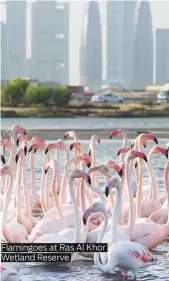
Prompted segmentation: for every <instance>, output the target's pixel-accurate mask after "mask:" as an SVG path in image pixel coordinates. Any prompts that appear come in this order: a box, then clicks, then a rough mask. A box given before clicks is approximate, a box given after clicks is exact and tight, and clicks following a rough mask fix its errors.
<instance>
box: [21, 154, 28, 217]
mask: <svg viewBox="0 0 169 281" xmlns="http://www.w3.org/2000/svg"><path fill="white" fill-rule="evenodd" d="M21 163H22V180H23V185H24V213H25V216H29V211H30V207H29V206H30V202H29V191H28V182H27V174H26V161H25V156H23V160H22V161H21Z"/></svg>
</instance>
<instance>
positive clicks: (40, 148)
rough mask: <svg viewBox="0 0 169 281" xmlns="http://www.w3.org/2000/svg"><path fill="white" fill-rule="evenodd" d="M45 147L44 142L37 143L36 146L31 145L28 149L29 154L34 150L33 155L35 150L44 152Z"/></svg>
mask: <svg viewBox="0 0 169 281" xmlns="http://www.w3.org/2000/svg"><path fill="white" fill-rule="evenodd" d="M45 146H46V145H45V143H44V142H40V143H37V144H32V145H31V147H30V148H29V152H31V151H32V150H34V153H36V151H37V150H44V149H45Z"/></svg>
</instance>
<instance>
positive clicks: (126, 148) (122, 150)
mask: <svg viewBox="0 0 169 281" xmlns="http://www.w3.org/2000/svg"><path fill="white" fill-rule="evenodd" d="M129 150H131V147H123V148H121V149H120V150H119V151H118V152H117V156H119V155H120V154H122V153H127V152H128V151H129Z"/></svg>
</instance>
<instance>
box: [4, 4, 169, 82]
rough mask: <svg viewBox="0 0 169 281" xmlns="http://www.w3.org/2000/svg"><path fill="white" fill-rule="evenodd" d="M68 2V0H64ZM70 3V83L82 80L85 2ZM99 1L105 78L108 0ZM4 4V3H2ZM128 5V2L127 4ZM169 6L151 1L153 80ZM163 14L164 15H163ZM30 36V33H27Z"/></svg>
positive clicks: (167, 23)
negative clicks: (159, 32) (158, 33)
mask: <svg viewBox="0 0 169 281" xmlns="http://www.w3.org/2000/svg"><path fill="white" fill-rule="evenodd" d="M62 2H66V1H62ZM68 2H69V3H70V25H69V30H70V48H69V51H70V59H69V64H70V67H69V83H70V84H75V85H76V84H79V81H80V69H79V60H80V43H81V32H82V26H83V22H82V21H83V17H82V14H83V9H84V4H85V3H86V2H88V1H84V2H75V1H74V2H72V1H68ZM97 2H98V3H99V9H100V17H101V26H102V38H103V44H102V46H103V54H102V56H103V63H102V65H103V69H102V73H103V77H102V78H103V80H104V79H106V74H107V69H106V67H107V60H106V32H105V30H106V1H104V2H103V1H97ZM126 2H127V1H126ZM1 5H3V4H1ZM126 5H128V4H126ZM167 8H168V9H169V2H168V1H155V0H154V1H150V12H151V17H152V34H153V41H154V68H153V82H155V78H156V69H155V65H156V62H155V54H156V44H155V42H156V29H164V28H169V17H168V13H167ZM161 15H163V16H162V17H161ZM2 20H5V16H4V15H2ZM27 37H28V38H29V34H28V35H27ZM27 57H28V58H29V52H27Z"/></svg>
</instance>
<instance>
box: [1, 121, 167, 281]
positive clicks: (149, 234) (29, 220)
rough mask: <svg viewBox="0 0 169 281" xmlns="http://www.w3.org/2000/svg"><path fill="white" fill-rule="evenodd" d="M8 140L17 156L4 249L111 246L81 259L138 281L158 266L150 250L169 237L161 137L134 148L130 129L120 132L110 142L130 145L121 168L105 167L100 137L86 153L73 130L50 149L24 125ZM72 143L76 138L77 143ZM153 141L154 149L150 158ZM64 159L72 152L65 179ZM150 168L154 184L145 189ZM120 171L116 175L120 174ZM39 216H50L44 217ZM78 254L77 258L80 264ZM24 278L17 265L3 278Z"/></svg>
mask: <svg viewBox="0 0 169 281" xmlns="http://www.w3.org/2000/svg"><path fill="white" fill-rule="evenodd" d="M7 134H8V135H10V138H7V135H6V136H5V137H6V138H3V139H1V141H0V143H1V147H2V149H5V150H9V157H8V159H6V158H7V157H6V156H5V154H3V153H2V154H1V169H0V176H1V197H0V200H1V219H2V228H1V243H85V242H87V243H101V242H104V243H108V252H107V253H80V255H82V256H83V257H87V258H91V259H93V260H94V264H95V266H96V268H97V269H98V270H100V271H102V272H111V271H112V270H113V269H114V268H118V269H119V270H122V272H123V273H124V278H126V279H127V274H128V271H131V272H132V274H133V278H134V280H136V274H137V272H138V271H139V269H140V268H143V267H146V266H149V265H152V264H155V263H157V258H156V257H155V256H154V255H153V254H152V253H151V251H150V250H151V249H152V248H154V247H156V246H157V245H159V244H160V243H162V242H163V241H164V240H165V239H167V238H168V237H169V160H168V149H169V143H167V144H166V147H165V148H164V147H161V146H160V145H159V144H158V140H157V138H156V137H155V136H153V135H152V134H150V133H148V134H147V133H142V134H140V135H138V136H137V138H136V139H135V140H133V141H132V142H131V143H130V144H128V145H129V146H127V142H128V140H127V135H126V133H125V131H124V130H121V129H119V130H113V131H112V132H111V134H110V137H109V138H110V139H111V138H113V137H115V136H118V137H121V138H122V139H123V145H122V148H121V149H120V150H119V151H118V152H117V155H118V156H119V162H118V163H115V162H113V161H112V160H111V156H110V160H109V161H107V162H106V163H105V164H103V165H100V166H98V165H97V157H96V152H97V151H96V143H97V142H98V143H100V138H99V137H98V136H95V135H93V136H92V137H91V139H90V140H89V149H88V151H86V152H85V151H83V147H82V144H81V142H80V139H79V136H78V134H77V133H76V132H75V131H68V132H66V133H65V135H64V136H63V140H62V139H59V140H57V141H56V142H55V143H51V144H49V145H47V144H46V142H45V140H44V139H42V138H39V137H31V136H28V135H27V134H26V131H25V129H24V128H22V127H21V126H19V125H13V127H12V128H11V129H10V130H8V132H7ZM67 139H72V143H71V145H70V142H67ZM148 141H151V142H152V147H151V149H150V151H149V153H148V155H145V152H144V150H145V147H146V145H147V142H148ZM38 150H40V151H41V153H42V161H43V168H42V172H41V184H40V190H39V192H37V188H36V187H37V186H36V173H35V157H36V151H38ZM51 150H53V151H54V152H55V155H54V157H51V153H50V151H51ZM72 152H73V156H72ZM60 153H64V154H65V164H64V171H63V173H61V169H60V159H59V158H60ZM154 154H162V155H163V156H164V157H165V158H166V163H165V167H164V192H159V189H158V183H157V179H156V175H155V172H154V170H153V167H152V163H151V162H152V158H153V155H154ZM26 163H27V165H29V167H28V166H26ZM144 166H145V167H146V169H147V171H148V175H149V184H148V186H144V185H143V167H144ZM72 167H73V169H72ZM145 167H144V169H145ZM28 168H29V169H30V173H31V180H30V183H31V184H30V188H29V186H28V175H27V173H28ZM112 169H114V170H115V171H116V172H117V174H116V176H112V171H111V170H112ZM51 171H52V179H51V175H50V173H51ZM99 173H100V174H102V175H103V177H104V182H105V189H104V190H103V188H102V187H99V175H98V174H99ZM133 174H135V177H134V178H136V180H134V179H132V177H133ZM37 212H41V213H42V214H43V215H42V216H41V218H39V219H37V215H36V213H37ZM78 255H79V254H78V253H73V254H72V261H73V260H75V259H76V258H77V256H78ZM18 274H19V266H18V265H16V263H11V262H10V263H3V262H2V263H1V277H2V280H9V277H10V278H15V277H16V276H18ZM10 280H11V279H10ZM15 280H18V279H15Z"/></svg>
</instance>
